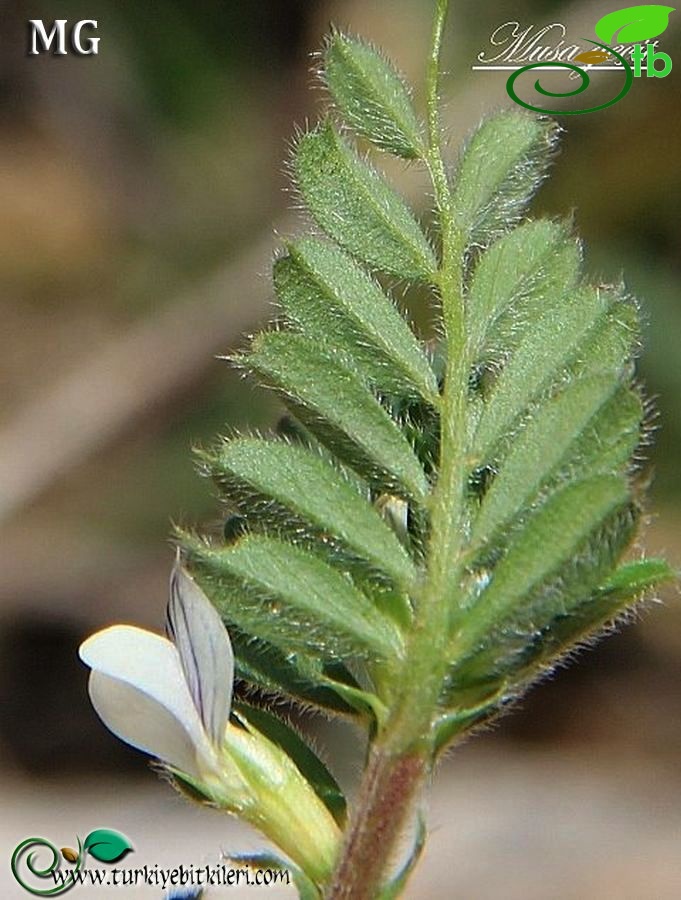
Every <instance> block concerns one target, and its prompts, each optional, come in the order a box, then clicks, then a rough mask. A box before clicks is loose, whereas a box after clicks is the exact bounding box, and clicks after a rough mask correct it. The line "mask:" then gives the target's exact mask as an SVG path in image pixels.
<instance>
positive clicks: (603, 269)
mask: <svg viewBox="0 0 681 900" xmlns="http://www.w3.org/2000/svg"><path fill="white" fill-rule="evenodd" d="M612 8H613V5H611V4H608V3H600V2H599V3H588V2H587V3H574V4H570V3H560V4H555V3H553V4H548V3H540V2H529V0H528V2H525V0H519V2H515V3H514V4H513V5H512V6H511V5H509V4H493V3H488V4H479V3H474V2H472V0H460V2H457V3H453V9H452V20H453V22H452V26H451V28H450V30H449V35H448V42H447V50H446V54H447V66H448V68H449V72H450V74H449V75H448V77H447V79H446V82H445V85H446V99H447V110H446V115H447V121H448V124H449V126H450V128H451V136H452V147H453V150H454V149H455V147H456V145H457V144H458V142H459V141H460V140H461V138H462V136H463V135H464V134H465V133H466V131H467V130H468V129H469V128H470V127H472V126H474V125H475V123H476V122H477V121H478V120H479V118H480V116H481V115H482V114H483V113H484V112H485V111H488V110H490V109H493V108H497V107H499V106H504V105H507V104H508V103H509V102H510V101H509V100H508V98H507V96H506V92H505V86H504V83H505V76H504V75H503V74H502V73H489V72H481V73H476V72H471V71H470V66H471V65H472V64H473V63H474V62H475V56H476V54H477V53H478V52H479V51H480V50H482V49H488V40H489V34H490V32H491V31H492V30H493V29H494V28H495V27H496V26H497V25H499V24H501V23H502V22H504V21H509V20H511V19H512V20H517V21H519V22H521V23H523V24H524V25H530V24H535V25H543V24H549V23H550V22H563V23H565V24H566V25H567V26H568V33H569V35H570V36H574V37H575V38H579V37H580V36H585V37H587V38H588V37H589V36H590V35H592V33H593V25H594V23H595V21H596V20H597V19H598V18H600V17H601V16H602V15H604V14H605V13H606V12H609V11H611V10H612ZM430 15H431V4H430V3H427V2H424V0H390V2H388V0H327V2H322V0H320V2H311V0H309V2H305V0H257V2H256V0H245V2H240V3H237V2H232V0H192V2H190V0H165V2H163V3H154V4H146V3H145V4H143V3H139V2H135V0H119V2H116V3H114V2H108V3H107V2H95V0H82V2H81V0H60V2H59V3H55V2H48V0H42V2H29V0H4V2H3V3H2V6H0V194H1V197H2V205H1V206H0V210H1V212H0V245H1V246H2V253H1V254H0V283H1V288H2V290H1V291H0V311H1V321H2V353H1V355H0V378H1V383H2V394H1V396H2V408H1V410H0V528H1V529H2V535H1V537H0V554H2V577H1V578H0V698H1V706H0V763H1V764H2V772H3V782H4V785H3V815H2V820H3V823H2V830H1V832H0V833H1V834H2V851H1V853H0V856H2V859H3V862H0V883H1V884H2V886H3V890H2V896H20V895H21V894H20V893H18V890H19V889H18V888H17V886H16V885H14V883H13V881H12V879H11V875H10V874H9V870H8V862H7V861H8V860H9V857H10V855H11V851H12V849H13V847H14V846H15V845H16V844H17V843H18V842H19V840H21V839H22V838H24V837H26V836H27V835H28V834H29V833H33V832H35V833H38V834H44V835H46V836H49V837H51V838H52V839H54V840H55V841H56V842H57V843H58V845H60V846H61V844H63V843H67V844H68V843H69V841H72V840H73V835H75V834H76V833H81V834H83V833H85V830H87V829H88V828H90V827H95V826H96V825H106V826H109V827H114V828H119V829H121V830H123V831H125V832H127V833H129V834H130V835H131V836H132V837H133V839H134V841H135V842H136V846H137V853H136V858H135V860H134V862H135V863H136V864H143V863H145V862H148V863H154V862H158V863H163V864H167V865H172V864H174V863H176V862H179V861H183V860H184V861H188V862H192V861H194V862H196V861H201V860H203V861H206V860H209V859H210V860H215V859H217V857H218V855H219V853H220V850H222V849H228V848H229V849H232V848H233V847H234V846H235V845H238V846H242V847H253V846H254V845H255V844H256V843H257V840H256V839H255V838H253V836H252V835H250V834H247V833H245V832H242V831H241V830H240V829H238V828H237V827H235V826H234V825H233V824H232V823H230V822H225V820H224V819H223V818H221V817H218V816H216V815H214V814H209V813H206V814H204V813H202V812H201V811H199V810H194V809H190V808H189V807H186V806H184V805H182V804H180V803H179V801H178V800H177V799H176V798H175V797H173V796H172V795H171V794H170V791H169V790H168V788H167V787H166V786H165V785H162V784H161V783H159V782H157V781H156V780H155V778H154V776H153V775H151V774H150V773H149V771H148V769H147V766H146V763H145V761H144V760H143V758H142V757H141V756H140V755H139V754H135V753H133V752H132V751H130V752H128V750H127V748H126V747H124V746H123V745H121V744H119V743H118V742H117V741H116V740H115V739H113V738H112V737H111V736H110V735H109V734H108V732H106V731H105V730H104V729H103V727H102V726H101V725H100V723H99V721H98V720H97V718H96V717H95V715H94V713H93V712H92V711H91V709H90V707H89V705H88V702H87V699H86V693H85V684H86V673H85V671H84V669H83V668H82V667H81V666H80V665H79V663H78V662H77V660H76V648H77V645H78V643H79V641H80V640H81V638H82V637H83V636H84V635H85V634H87V633H88V632H90V631H92V630H93V629H95V628H98V627H101V626H103V625H105V624H108V623H111V622H115V621H134V622H138V623H141V624H145V625H149V626H152V627H159V626H160V623H161V621H162V611H163V607H164V603H165V591H166V579H167V574H168V569H169V564H170V560H171V551H170V548H169V545H168V541H167V537H168V534H169V526H170V521H171V519H173V520H176V521H181V522H186V523H203V524H207V525H209V526H210V525H211V523H215V522H216V521H217V520H218V516H219V511H218V509H217V505H216V503H215V500H214V497H213V495H212V492H211V489H210V486H209V485H208V484H207V483H205V482H204V481H202V480H201V479H200V478H199V477H198V476H197V475H196V473H195V471H194V467H193V462H192V457H191V453H190V448H191V446H192V444H197V443H201V442H206V441H209V440H211V438H212V437H213V436H214V435H215V434H216V433H217V432H219V431H223V432H225V431H229V430H230V429H233V428H235V427H243V426H248V427H265V428H266V427H267V426H268V425H269V424H271V423H272V422H273V420H274V417H275V416H276V414H277V408H276V404H275V402H274V401H273V400H272V399H271V398H270V397H268V395H267V394H264V393H258V392H256V391H254V390H253V388H252V387H251V386H250V385H249V384H247V383H245V382H243V381H242V380H241V379H240V378H239V377H237V375H235V373H233V372H231V371H230V370H229V367H228V366H227V364H226V363H224V362H222V361H219V360H217V359H216V355H217V354H220V353H226V352H228V351H229V350H230V349H232V348H233V347H235V346H236V345H238V344H239V342H240V341H241V340H242V335H243V334H244V333H245V332H247V331H249V330H252V329H253V328H255V327H256V326H257V325H258V323H260V322H262V321H263V320H264V319H265V318H266V316H267V315H268V311H269V304H270V300H271V296H270V295H271V291H270V286H269V280H268V268H269V263H270V260H271V257H272V254H273V252H274V249H275V246H276V237H275V236H274V235H273V224H274V223H276V228H277V229H278V230H280V231H282V232H284V233H286V232H291V231H295V229H296V228H298V227H299V220H298V219H297V218H296V217H295V216H294V217H293V218H291V217H290V215H289V214H288V213H287V212H286V208H287V205H288V202H289V197H288V196H287V194H286V192H285V189H286V187H287V180H286V176H285V174H284V160H285V158H286V154H287V145H288V141H289V140H290V137H291V135H292V134H293V126H294V122H297V123H299V124H302V123H304V122H305V120H306V119H307V118H311V119H314V117H315V116H316V115H317V114H318V112H319V110H320V108H321V104H322V102H323V99H322V96H321V93H320V91H319V90H309V87H310V81H311V78H310V73H309V70H310V65H311V60H310V56H309V54H310V52H311V51H313V50H315V49H317V48H318V47H319V45H320V42H321V39H322V36H323V34H324V32H325V31H326V29H327V27H328V24H329V22H331V21H333V22H335V23H337V24H338V25H340V26H343V27H349V28H350V29H351V30H352V31H354V32H357V33H361V34H362V35H364V36H366V37H368V38H370V39H372V40H373V41H375V42H376V43H378V44H380V45H382V46H383V47H384V48H385V49H386V50H387V51H388V52H389V54H390V55H391V56H392V57H393V59H395V60H396V61H397V62H398V64H399V66H400V68H401V69H402V70H403V71H404V72H405V73H406V74H407V76H408V77H409V78H410V79H411V80H412V81H414V82H415V83H416V84H417V85H420V84H421V82H422V70H423V65H424V59H425V55H424V54H425V50H426V45H427V41H428V34H429V29H430ZM675 15H676V16H679V20H678V23H677V22H676V21H675V19H674V16H675ZM56 16H59V17H60V18H67V19H68V20H69V21H70V22H71V21H72V20H77V19H81V18H92V19H97V20H98V24H99V27H98V32H97V35H98V36H99V37H100V39H101V42H100V52H99V55H98V56H89V57H84V58H78V57H75V56H67V57H63V58H54V57H51V56H47V55H45V56H40V57H29V56H27V55H26V45H27V21H28V19H29V18H44V19H46V20H49V21H51V20H52V19H53V18H55V17H56ZM679 35H681V13H674V14H672V17H671V26H670V30H669V31H668V32H667V34H665V35H664V37H663V43H662V48H663V49H664V50H665V51H666V52H667V53H669V54H670V55H671V56H672V58H673V59H675V60H678V62H677V63H676V64H677V65H678V66H680V67H681V39H680V38H679ZM620 77H621V76H619V75H617V74H613V75H605V74H602V75H601V76H599V78H600V79H601V80H600V81H599V82H598V83H599V84H600V85H601V86H602V90H603V92H604V97H605V96H611V95H612V92H614V91H616V90H617V89H618V87H619V81H618V79H619V78H620ZM595 80H597V79H595ZM594 90H596V88H594ZM608 91H610V92H611V93H608ZM416 97H417V99H419V97H420V88H418V89H417V91H416ZM680 99H681V92H680V90H679V76H678V72H677V71H676V70H674V71H673V72H672V74H671V75H670V76H669V77H667V78H665V79H650V78H649V79H646V78H641V79H638V80H637V81H636V83H635V84H634V87H633V89H632V91H631V93H630V94H629V95H628V96H627V97H626V98H625V99H624V100H623V101H622V102H621V103H619V104H617V105H616V106H614V107H612V108H610V109H608V110H606V111H603V112H601V113H597V114H594V115H588V116H570V117H567V116H566V117H563V119H562V120H561V121H562V124H563V125H564V126H565V128H566V133H565V135H564V140H563V145H562V153H561V155H560V156H559V158H558V160H557V164H556V166H555V171H554V175H553V178H552V180H551V181H550V183H549V184H547V185H546V186H545V187H544V189H543V190H542V192H541V194H540V196H539V198H538V201H537V203H536V205H535V211H536V212H539V213H546V214H557V215H561V214H565V213H570V212H571V211H574V214H575V218H576V224H577V227H578V229H579V231H580V232H581V234H582V236H583V237H584V238H585V240H586V243H587V247H588V256H587V261H588V265H589V268H590V269H591V271H592V272H593V273H594V274H595V276H596V277H602V278H603V279H614V278H617V277H619V275H620V273H621V272H624V274H625V278H626V281H627V283H628V285H629V286H630V287H631V289H632V291H633V292H635V293H636V294H637V295H638V296H640V297H641V298H642V300H643V304H644V309H645V315H646V320H647V328H646V342H645V351H644V354H643V358H642V360H641V375H642V377H643V378H644V379H645V381H646V383H647V386H648V391H649V393H650V394H651V395H652V396H654V397H655V398H656V407H657V410H658V413H659V416H658V419H657V424H658V425H659V427H660V432H659V434H658V436H657V440H656V444H655V447H654V448H652V449H651V452H650V462H651V466H652V469H653V470H654V472H655V482H654V487H653V490H652V494H651V501H650V512H651V521H650V526H649V527H648V529H647V531H646V533H645V535H644V537H643V540H642V543H643V544H644V545H645V547H646V548H647V549H648V550H649V551H651V552H655V553H661V552H664V553H666V554H667V556H668V558H669V559H670V560H671V561H672V562H674V563H676V564H678V562H679V559H681V529H680V527H679V526H680V522H681V511H680V506H679V500H680V499H681V474H680V472H679V467H678V465H677V461H678V448H679V446H681V399H680V398H681V366H680V365H679V355H678V338H679V334H680V333H681V300H680V298H679V282H680V280H681V268H680V263H679V259H680V256H679V247H680V243H681V220H680V219H679V216H678V209H679V205H680V201H681V191H680V187H681V117H680V116H679V103H680ZM391 173H392V174H395V175H396V177H397V178H398V181H399V182H400V184H401V187H402V189H403V190H404V191H405V192H407V193H408V194H410V195H412V196H415V197H417V198H418V197H419V196H422V194H419V191H420V190H421V187H422V181H421V179H420V177H419V176H418V175H417V174H415V173H414V172H413V171H412V170H409V169H407V168H405V167H404V166H398V167H392V166H391ZM416 312H417V311H416ZM663 599H664V601H665V604H664V605H663V606H657V607H654V608H651V609H650V611H649V612H647V613H645V614H644V615H643V616H642V618H641V621H640V623H639V624H638V625H636V626H635V627H633V628H631V627H630V628H628V629H626V630H625V631H623V632H622V633H620V634H618V635H616V636H615V637H612V638H610V639H609V640H608V641H607V642H605V643H604V644H602V645H600V646H599V647H598V649H597V650H596V652H592V651H588V652H585V653H584V654H582V655H581V656H580V658H579V661H578V662H577V664H575V665H573V666H572V667H571V668H570V669H569V670H567V671H565V672H560V673H558V677H556V679H555V680H551V681H549V682H547V683H545V684H543V685H541V686H539V687H537V688H536V689H535V690H534V691H533V692H532V693H531V694H530V696H529V697H528V698H527V699H526V700H525V701H524V703H523V704H522V708H521V709H520V710H516V711H515V713H514V715H512V716H511V717H508V718H506V719H505V720H503V721H502V722H501V723H500V725H499V726H498V727H497V728H496V729H495V730H494V731H493V732H490V733H488V734H486V735H482V736H480V737H478V738H477V739H476V740H474V741H472V742H470V743H469V744H467V745H466V746H465V747H463V748H461V749H460V750H458V751H457V752H456V753H455V754H454V755H453V756H452V758H451V759H450V760H448V761H447V762H446V763H445V765H444V767H443V770H442V772H441V773H440V779H441V781H440V782H439V787H438V788H437V789H436V791H435V793H434V797H433V800H432V811H431V824H432V826H433V828H434V829H435V830H434V833H433V838H432V841H431V845H430V849H429V852H428V854H427V856H426V859H425V861H424V862H423V863H422V866H421V868H420V872H419V875H418V877H417V878H416V879H415V880H414V883H413V886H412V887H411V888H410V893H409V896H410V897H414V898H417V897H418V898H425V897H433V898H449V897H452V898H465V900H514V898H521V897H522V898H530V900H553V898H555V900H572V898H575V900H576V898H618V900H621V898H626V900H667V898H669V900H671V898H677V897H681V853H680V852H679V851H680V850H681V680H680V676H681V612H680V610H679V605H678V602H677V597H676V594H675V593H674V592H673V591H670V592H669V593H668V594H667V595H666V596H665V597H664V598H663ZM313 727H315V728H317V730H318V731H319V740H320V742H321V744H322V746H325V747H326V748H327V750H328V755H329V757H330V758H331V759H336V761H337V764H338V767H339V774H340V775H341V776H342V777H346V778H349V780H350V781H352V779H353V777H354V776H355V774H356V766H355V765H354V763H352V762H351V761H350V762H349V761H348V759H347V758H346V754H345V753H344V750H343V749H342V748H343V747H344V746H345V741H346V738H347V735H345V734H341V736H340V737H339V736H338V733H337V732H336V731H334V730H333V729H330V728H329V727H328V726H324V727H323V728H321V726H319V725H313ZM60 841H61V844H60V843H59V842H60ZM137 890H138V893H139V896H152V895H155V896H160V891H158V890H155V891H154V890H151V891H147V892H140V891H139V889H137ZM113 893H114V896H118V895H119V894H120V893H121V892H120V891H115V892H113ZM229 893H230V895H231V896H237V895H238V892H237V891H231V892H229ZM276 894H277V890H276V889H275V890H271V891H270V896H272V895H276ZM280 894H281V896H283V895H284V894H283V892H280ZM127 895H128V896H137V895H138V894H137V893H135V891H134V890H129V891H128V893H127ZM23 896H25V895H23ZM97 896H106V892H100V893H98V894H97ZM248 896H250V893H249V894H248Z"/></svg>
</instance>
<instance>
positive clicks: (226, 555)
mask: <svg viewBox="0 0 681 900" xmlns="http://www.w3.org/2000/svg"><path fill="white" fill-rule="evenodd" d="M190 552H191V553H192V558H193V561H194V565H195V566H196V568H197V569H198V571H199V573H200V574H203V575H206V576H208V577H209V578H211V580H212V581H213V582H214V583H215V584H219V583H222V585H223V587H224V592H220V593H221V594H222V596H214V602H215V603H216V605H217V606H218V609H219V610H220V611H221V612H224V616H225V618H227V619H233V620H234V621H235V622H236V623H237V625H239V626H240V627H241V628H243V629H244V630H246V631H255V633H256V634H258V635H262V637H264V638H265V639H266V640H269V641H270V642H271V643H273V644H275V646H276V645H279V646H283V647H288V648H289V649H291V650H295V649H298V650H301V651H303V652H305V651H311V652H316V653H317V654H318V655H320V656H321V657H324V658H328V659H338V660H343V659H345V658H346V656H352V655H354V656H356V657H359V658H361V657H368V658H392V657H394V656H398V657H399V656H400V655H401V653H402V649H403V640H402V637H401V635H400V633H399V631H398V629H397V627H396V625H395V624H394V623H393V622H392V620H390V619H387V618H385V617H384V616H382V615H381V614H380V613H379V612H378V610H377V609H376V608H375V606H374V605H373V604H372V602H371V601H370V600H369V598H368V597H366V596H365V595H364V594H363V593H362V592H361V591H360V590H358V589H357V588H356V587H355V586H354V584H353V583H352V581H351V580H350V579H349V578H348V577H346V576H345V575H343V574H342V573H341V572H339V571H337V570H336V569H333V568H331V566H329V565H328V564H327V563H325V562H324V561H323V560H322V559H320V558H319V557H318V556H315V555H313V554H312V553H309V552H308V551H306V550H303V549H301V548H299V547H295V546H293V545H291V544H285V543H283V542H282V541H279V540H275V539H273V538H269V537H265V536H261V535H249V536H247V537H245V538H242V539H241V540H240V541H239V542H238V543H237V544H234V545H233V546H231V547H226V548H216V549H214V548H211V547H207V546H205V545H203V546H202V545H201V544H200V543H197V544H196V545H195V546H194V547H193V548H191V550H190ZM230 589H232V590H230ZM251 621H257V622H258V626H259V627H258V629H257V630H255V629H252V628H249V627H248V626H249V623H250V622H251Z"/></svg>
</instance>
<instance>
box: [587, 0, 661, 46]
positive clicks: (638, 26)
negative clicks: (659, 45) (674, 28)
mask: <svg viewBox="0 0 681 900" xmlns="http://www.w3.org/2000/svg"><path fill="white" fill-rule="evenodd" d="M674 9H675V7H673V6H658V5H657V4H656V3H653V4H648V3H647V4H645V5H643V6H627V7H626V9H616V10H615V11H614V12H611V13H608V15H607V16H603V18H602V19H599V20H598V22H596V26H595V28H594V31H595V32H596V35H597V36H598V37H599V38H600V39H601V40H602V41H603V42H604V43H605V44H611V43H613V41H614V40H615V38H617V40H618V41H619V42H620V43H623V44H630V43H634V42H636V41H647V40H649V39H650V38H654V37H657V36H658V35H659V34H662V32H663V31H665V30H666V28H667V25H669V13H671V12H674Z"/></svg>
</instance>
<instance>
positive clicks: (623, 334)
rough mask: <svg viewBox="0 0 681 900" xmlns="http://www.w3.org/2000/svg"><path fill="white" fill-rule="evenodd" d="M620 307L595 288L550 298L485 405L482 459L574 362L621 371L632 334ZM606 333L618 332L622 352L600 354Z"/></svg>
mask: <svg viewBox="0 0 681 900" xmlns="http://www.w3.org/2000/svg"><path fill="white" fill-rule="evenodd" d="M620 306H621V304H620V303H619V302H617V301H616V300H615V299H614V298H613V296H612V295H611V294H610V293H608V292H607V291H601V290H598V289H596V288H582V289H580V290H579V291H577V292H576V293H575V294H574V295H573V296H571V297H566V298H564V299H563V300H562V301H561V302H559V303H556V304H555V305H554V303H549V302H548V298H547V307H546V311H545V313H544V315H543V316H542V317H541V318H540V319H539V320H538V321H537V322H536V323H535V324H534V327H533V328H529V329H527V330H526V331H525V333H524V335H523V337H522V340H521V341H520V343H519V345H518V347H517V349H516V351H515V353H514V354H513V355H512V356H511V359H510V360H509V362H508V363H507V365H506V366H505V368H504V369H503V370H502V372H501V374H500V375H499V377H498V379H497V382H496V384H495V385H494V387H493V388H492V390H491V392H490V396H489V399H488V400H487V402H486V403H485V405H484V410H483V413H482V416H481V418H480V422H479V424H478V429H477V433H476V437H475V444H476V453H478V454H480V459H481V460H484V459H485V458H486V457H487V456H488V455H489V454H490V452H491V450H492V448H493V447H494V445H495V444H496V442H497V441H498V440H499V439H500V437H501V436H502V435H503V434H505V433H507V432H508V430H509V429H510V428H512V427H513V425H514V424H515V422H516V420H517V419H518V418H519V417H520V416H522V415H524V414H525V412H526V411H527V409H528V407H529V406H530V404H531V403H532V402H533V401H535V399H536V398H537V396H538V395H539V394H540V393H541V392H542V391H545V390H547V389H548V388H550V386H551V385H552V384H553V383H554V382H557V381H559V380H560V378H561V377H562V376H563V374H564V373H565V371H566V369H567V368H568V367H569V366H572V371H573V372H574V374H575V375H584V374H587V373H591V374H597V373H599V372H603V373H605V372H607V371H608V370H610V371H612V370H615V371H622V369H623V367H624V365H625V362H626V356H629V354H630V353H631V346H630V345H629V346H627V343H628V342H630V340H631V337H630V333H629V329H628V325H627V324H626V323H625V322H624V321H623V320H622V319H621V317H620V315H619V313H620ZM604 331H608V332H609V333H612V334H613V335H618V338H617V342H615V343H617V349H619V350H620V351H621V355H620V356H617V355H616V354H615V352H614V351H613V352H612V353H611V354H610V355H608V354H605V355H601V354H600V353H599V350H601V349H602V342H601V340H600V337H599V336H600V335H601V334H602V333H603V332H604ZM585 348H586V349H585ZM625 354H626V355H625Z"/></svg>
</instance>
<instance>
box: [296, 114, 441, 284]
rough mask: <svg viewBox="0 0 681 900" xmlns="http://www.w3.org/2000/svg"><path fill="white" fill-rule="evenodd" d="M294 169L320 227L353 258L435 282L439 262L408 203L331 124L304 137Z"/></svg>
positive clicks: (411, 277)
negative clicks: (360, 156)
mask: <svg viewBox="0 0 681 900" xmlns="http://www.w3.org/2000/svg"><path fill="white" fill-rule="evenodd" d="M294 170H295V175H296V181H297V184H298V187H299V189H300V192H301V194H302V195H303V198H304V200H305V203H306V204H307V207H308V209H309V210H310V212H311V213H312V215H313V216H314V218H315V220H316V221H317V223H318V224H319V226H320V227H321V228H323V229H324V231H326V233H327V234H328V235H329V236H330V237H332V238H333V239H334V240H335V241H337V242H338V243H339V244H340V245H341V246H342V247H344V248H345V249H346V250H348V251H349V252H350V253H352V254H353V256H356V257H357V258H358V259H360V260H362V261H363V262H365V263H367V264H368V265H370V266H372V267H373V268H376V269H380V270H382V271H384V272H388V273H390V274H392V275H396V276H397V277H398V278H408V279H415V280H418V281H426V282H429V281H432V280H433V278H434V276H435V272H436V270H437V261H436V259H435V256H434V254H433V250H432V248H431V246H430V244H429V243H428V241H427V240H426V237H425V235H424V234H423V231H422V230H421V227H420V226H419V224H418V223H417V221H416V219H415V218H414V216H413V215H412V213H411V212H410V210H409V209H408V208H407V206H406V204H405V202H404V201H403V200H402V199H401V198H400V197H399V196H398V195H397V194H396V193H395V192H394V191H393V189H392V188H391V187H389V186H388V185H387V184H386V182H385V181H384V180H383V179H382V178H381V176H380V175H378V173H377V172H376V171H375V170H374V169H372V168H371V167H370V166H369V165H368V163H365V162H364V161H363V160H361V159H360V158H359V157H358V156H357V154H356V153H355V151H354V150H353V149H352V148H351V147H350V146H349V145H348V144H347V142H346V141H345V140H344V139H343V138H342V137H341V136H340V135H339V134H338V133H337V132H336V131H335V130H334V128H333V126H332V125H331V124H330V123H328V122H327V123H325V124H322V125H320V126H319V127H317V128H316V129H315V130H314V131H310V132H308V133H307V134H303V135H302V136H301V138H300V140H299V141H298V146H297V147H296V151H295V156H294Z"/></svg>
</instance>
